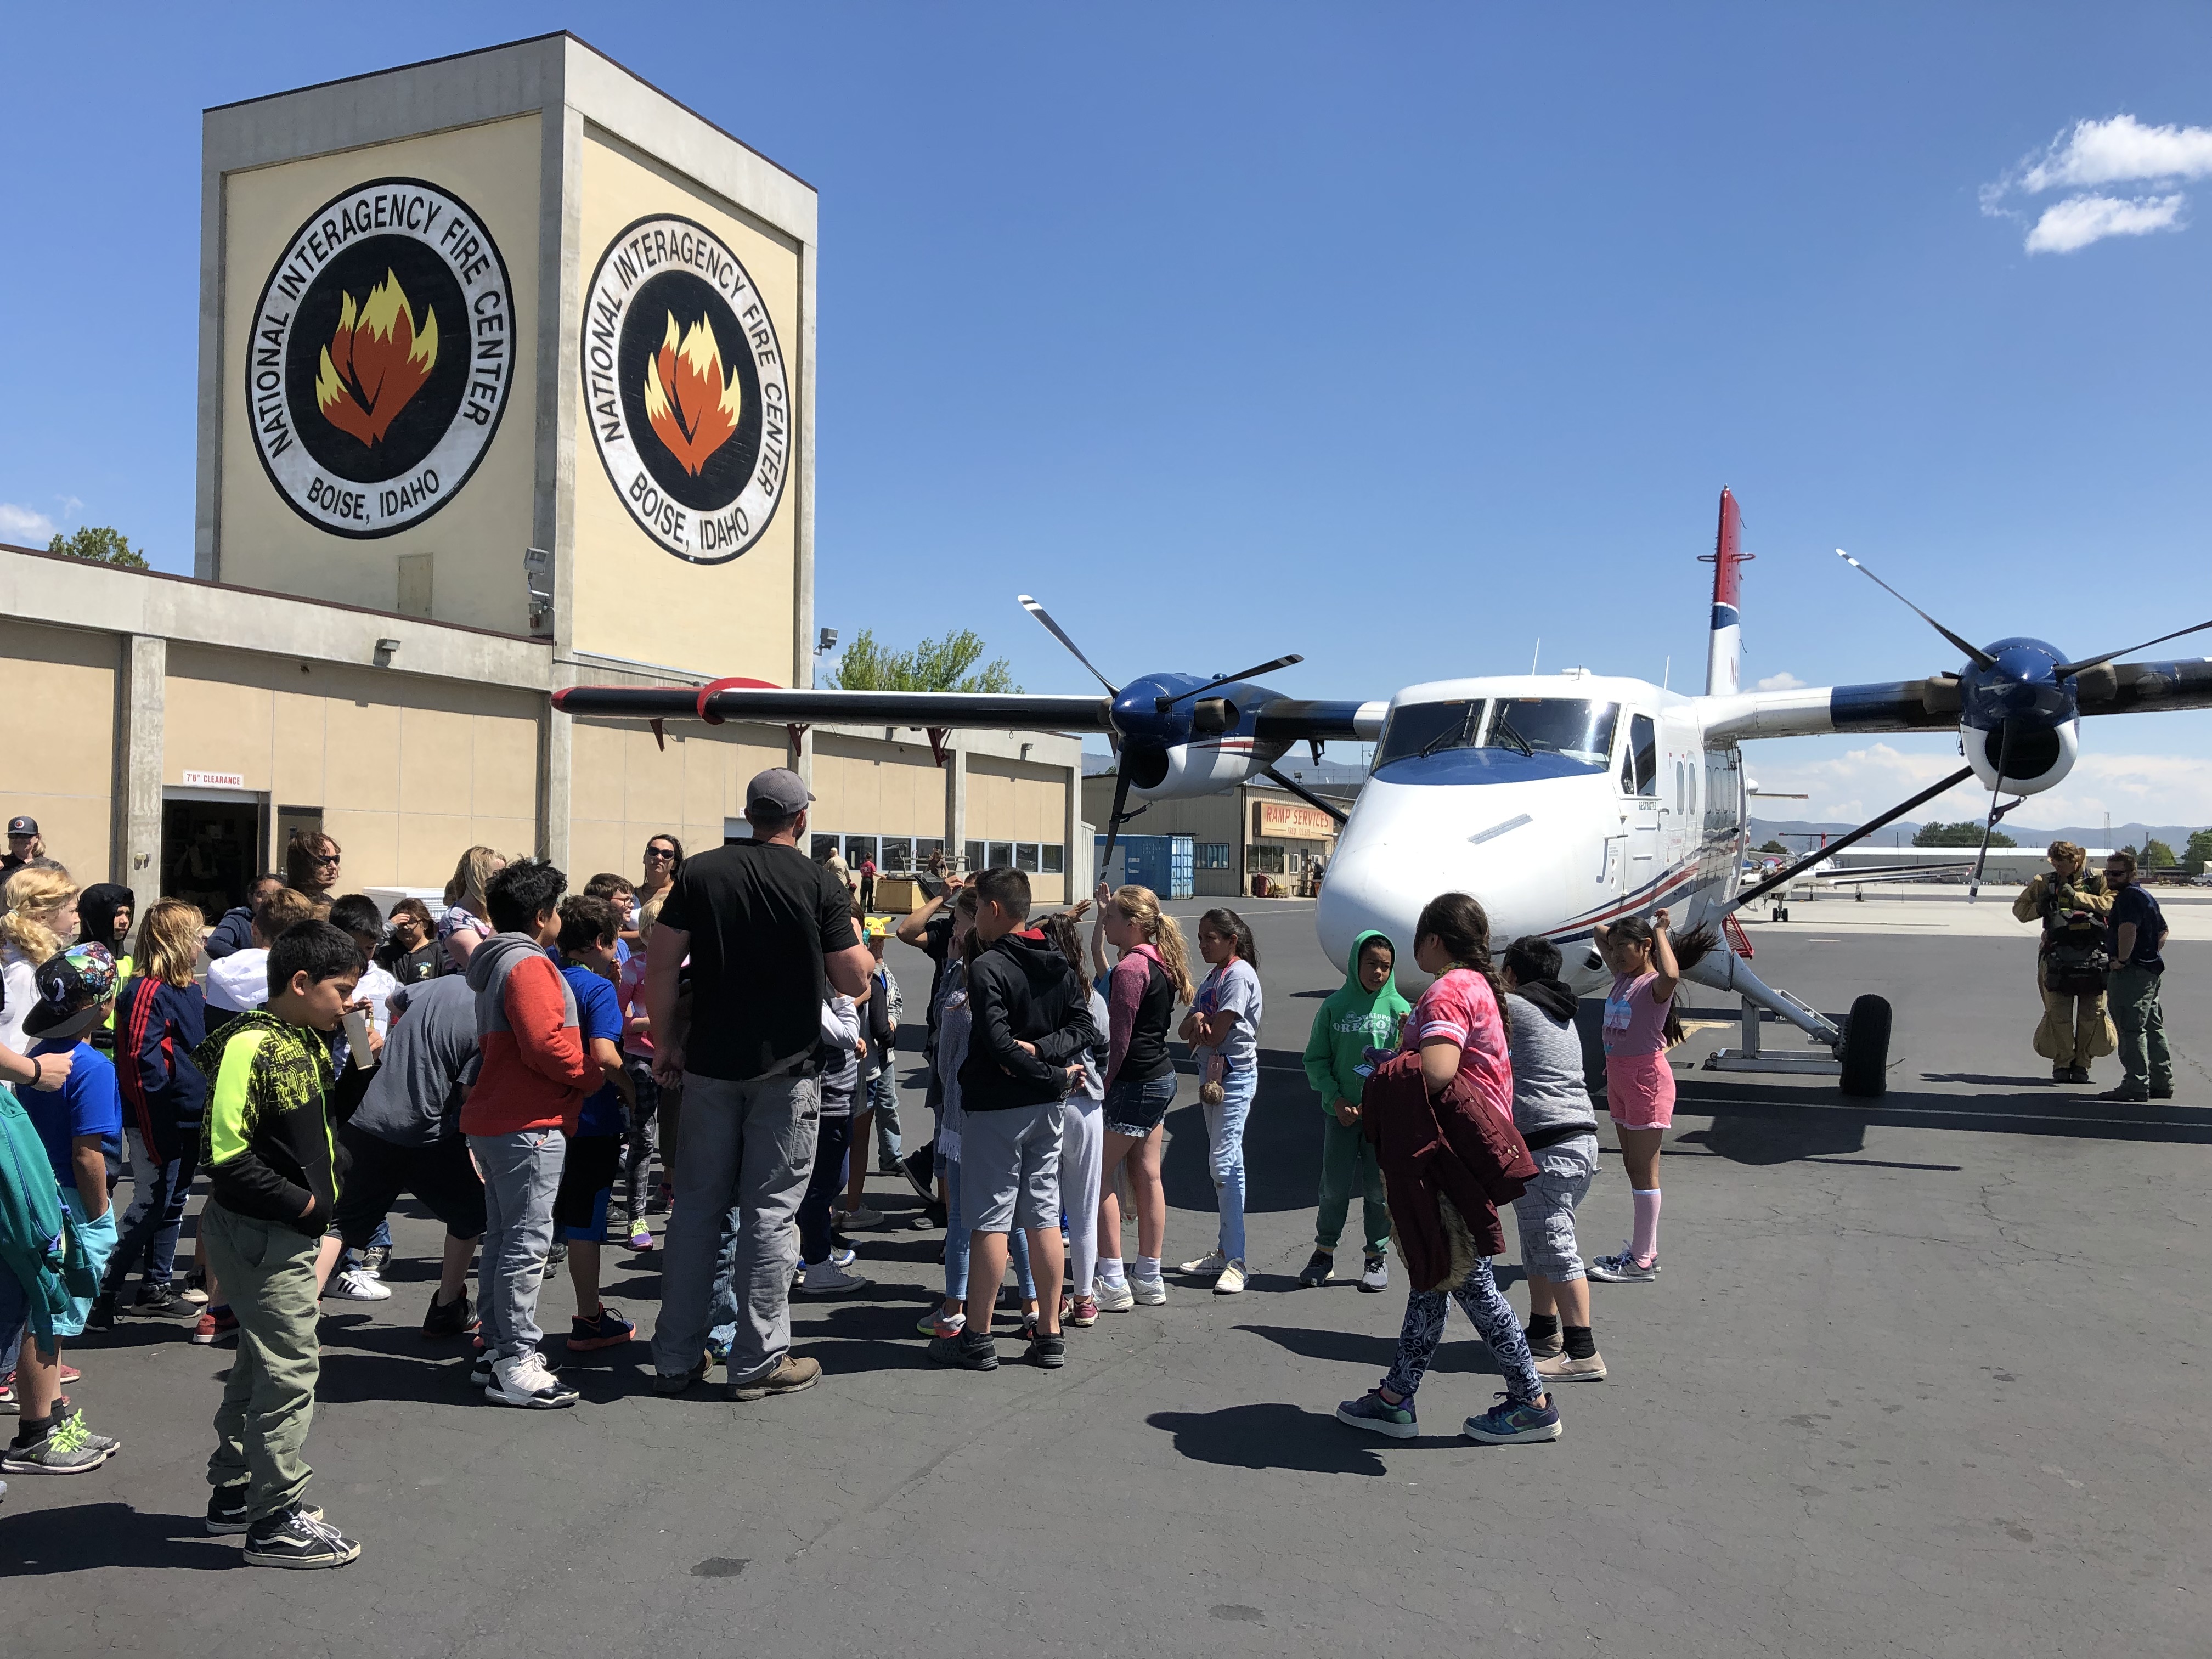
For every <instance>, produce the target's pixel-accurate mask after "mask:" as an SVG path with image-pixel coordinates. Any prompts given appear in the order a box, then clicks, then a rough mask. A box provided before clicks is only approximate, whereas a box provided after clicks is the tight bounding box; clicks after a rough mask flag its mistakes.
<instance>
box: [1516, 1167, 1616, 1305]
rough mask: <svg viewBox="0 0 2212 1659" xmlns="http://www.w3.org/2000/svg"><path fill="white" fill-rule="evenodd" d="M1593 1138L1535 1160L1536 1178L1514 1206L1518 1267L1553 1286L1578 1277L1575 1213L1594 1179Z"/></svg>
mask: <svg viewBox="0 0 2212 1659" xmlns="http://www.w3.org/2000/svg"><path fill="white" fill-rule="evenodd" d="M1597 1157H1598V1152H1597V1137H1596V1136H1595V1135H1594V1134H1592V1135H1577V1136H1576V1137H1575V1139H1572V1140H1563V1141H1561V1142H1560V1143H1559V1145H1558V1146H1547V1147H1545V1148H1544V1150H1543V1151H1541V1152H1538V1153H1537V1154H1536V1155H1535V1158H1536V1178H1535V1179H1534V1181H1532V1182H1529V1183H1528V1188H1527V1190H1525V1191H1524V1192H1522V1194H1521V1196H1520V1197H1518V1198H1516V1199H1515V1200H1513V1217H1514V1219H1515V1220H1516V1221H1517V1222H1519V1223H1520V1224H1521V1265H1522V1267H1523V1268H1524V1269H1526V1270H1527V1271H1528V1272H1529V1273H1534V1274H1535V1275H1537V1276H1539V1277H1540V1278H1543V1279H1549V1280H1551V1281H1552V1282H1553V1284H1555V1285H1558V1284H1565V1283H1567V1282H1570V1281H1571V1280H1574V1279H1580V1278H1581V1277H1582V1276H1583V1257H1582V1250H1581V1248H1580V1246H1579V1245H1577V1243H1576V1241H1575V1210H1576V1208H1577V1206H1579V1205H1580V1204H1581V1203H1582V1201H1583V1199H1585V1198H1587V1197H1588V1196H1589V1189H1590V1182H1591V1181H1592V1180H1593V1179H1595V1176H1596V1175H1597Z"/></svg>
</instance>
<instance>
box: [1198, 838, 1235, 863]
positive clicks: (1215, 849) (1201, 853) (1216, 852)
mask: <svg viewBox="0 0 2212 1659" xmlns="http://www.w3.org/2000/svg"><path fill="white" fill-rule="evenodd" d="M1197 860H1198V867H1199V868H1200V869H1201V870H1226V869H1228V868H1229V867H1230V866H1229V843H1228V842H1225V841H1202V842H1199V843H1198V854H1197Z"/></svg>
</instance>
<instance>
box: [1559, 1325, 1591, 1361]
mask: <svg viewBox="0 0 2212 1659" xmlns="http://www.w3.org/2000/svg"><path fill="white" fill-rule="evenodd" d="M1564 1329H1565V1335H1566V1339H1567V1358H1570V1359H1589V1358H1593V1357H1595V1354H1596V1353H1597V1339H1596V1338H1595V1337H1594V1336H1592V1335H1591V1334H1590V1328H1589V1326H1587V1325H1569V1326H1566V1327H1565V1328H1564Z"/></svg>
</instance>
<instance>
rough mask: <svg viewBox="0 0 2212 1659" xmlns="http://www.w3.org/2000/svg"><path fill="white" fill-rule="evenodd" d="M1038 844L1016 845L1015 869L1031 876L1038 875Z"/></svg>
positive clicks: (1021, 843)
mask: <svg viewBox="0 0 2212 1659" xmlns="http://www.w3.org/2000/svg"><path fill="white" fill-rule="evenodd" d="M1037 856H1038V855H1037V844H1036V842H1033V841H1018V842H1015V843H1014V868H1015V869H1017V870H1020V871H1023V872H1026V873H1028V874H1030V875H1035V874H1036V873H1037Z"/></svg>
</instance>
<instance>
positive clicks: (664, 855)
mask: <svg viewBox="0 0 2212 1659" xmlns="http://www.w3.org/2000/svg"><path fill="white" fill-rule="evenodd" d="M645 855H646V857H647V858H649V859H672V858H674V857H675V856H676V854H673V853H671V852H670V851H669V850H668V849H667V848H665V847H648V848H646V849H645Z"/></svg>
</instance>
